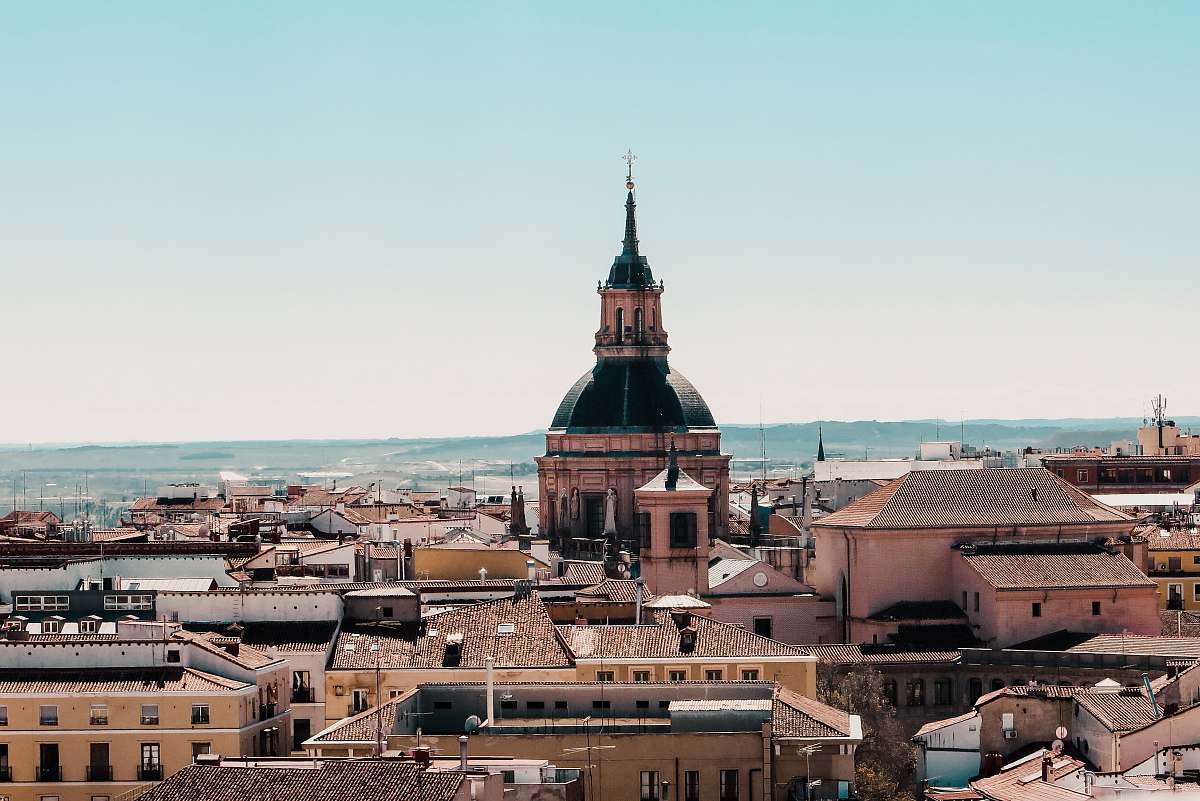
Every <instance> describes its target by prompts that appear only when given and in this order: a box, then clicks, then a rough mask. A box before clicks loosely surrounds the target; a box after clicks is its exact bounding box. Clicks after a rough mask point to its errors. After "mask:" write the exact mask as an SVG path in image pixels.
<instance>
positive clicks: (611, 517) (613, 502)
mask: <svg viewBox="0 0 1200 801" xmlns="http://www.w3.org/2000/svg"><path fill="white" fill-rule="evenodd" d="M604 533H605V534H606V535H608V534H616V533H617V491H616V490H615V489H613V488H612V487H609V488H608V492H606V493H605V494H604Z"/></svg>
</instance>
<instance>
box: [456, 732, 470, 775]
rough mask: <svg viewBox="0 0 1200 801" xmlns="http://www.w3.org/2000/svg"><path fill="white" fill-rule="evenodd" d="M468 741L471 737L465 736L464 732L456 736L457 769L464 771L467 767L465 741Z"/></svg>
mask: <svg viewBox="0 0 1200 801" xmlns="http://www.w3.org/2000/svg"><path fill="white" fill-rule="evenodd" d="M469 742H471V739H470V738H469V737H467V735H465V734H464V735H462V736H461V737H459V738H458V769H459V770H464V771H465V770H466V769H467V753H468V749H467V743H469Z"/></svg>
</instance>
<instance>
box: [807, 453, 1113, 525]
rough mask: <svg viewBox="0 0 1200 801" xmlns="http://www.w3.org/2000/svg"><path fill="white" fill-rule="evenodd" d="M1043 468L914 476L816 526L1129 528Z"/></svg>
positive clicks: (934, 472) (915, 473)
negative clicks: (1089, 525) (1111, 525)
mask: <svg viewBox="0 0 1200 801" xmlns="http://www.w3.org/2000/svg"><path fill="white" fill-rule="evenodd" d="M1133 520H1134V518H1132V517H1130V516H1129V515H1127V514H1125V513H1124V512H1120V511H1118V510H1116V509H1113V508H1111V507H1108V506H1104V505H1103V504H1101V503H1098V502H1096V501H1095V500H1094V499H1092V498H1091V496H1089V495H1088V494H1086V493H1084V492H1081V491H1080V490H1078V489H1076V488H1075V487H1072V486H1071V485H1070V484H1068V483H1066V482H1065V481H1063V480H1062V479H1060V478H1058V477H1057V476H1055V475H1054V474H1053V473H1051V472H1050V471H1049V470H1046V469H1045V468H1042V467H1018V468H1000V467H985V468H981V469H978V470H914V471H912V472H910V473H906V474H905V475H903V476H901V477H899V478H897V479H894V480H892V481H891V482H889V483H888V484H887V485H886V486H884V487H881V488H880V489H877V490H875V491H874V492H872V493H871V494H869V495H866V496H864V497H862V498H859V499H858V500H857V501H855V502H854V503H852V504H850V505H849V506H847V507H845V508H844V509H840V510H839V511H837V512H834V513H833V514H831V515H826V516H825V517H822V518H820V519H819V520H817V521H814V523H813V525H814V526H815V527H821V526H832V527H836V526H852V527H856V528H878V529H922V528H970V527H977V526H982V527H988V528H992V527H996V526H1003V527H1010V526H1048V525H1056V524H1068V523H1097V522H1127V521H1128V522H1129V523H1131V524H1132V522H1133Z"/></svg>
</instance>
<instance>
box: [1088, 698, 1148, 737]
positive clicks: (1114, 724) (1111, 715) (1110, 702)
mask: <svg viewBox="0 0 1200 801" xmlns="http://www.w3.org/2000/svg"><path fill="white" fill-rule="evenodd" d="M1075 703H1077V704H1079V706H1080V708H1081V709H1084V710H1087V711H1088V712H1089V713H1091V715H1092V717H1094V718H1096V720H1098V721H1100V723H1101V725H1103V726H1106V727H1108V729H1109V731H1114V732H1121V733H1124V732H1129V731H1134V730H1136V729H1140V728H1142V727H1144V726H1148V725H1150V724H1151V723H1153V722H1154V721H1156V720H1158V717H1157V716H1156V715H1155V714H1154V706H1153V705H1152V704H1151V703H1150V699H1149V698H1147V697H1146V693H1145V692H1144V691H1142V690H1134V689H1130V690H1121V691H1120V692H1115V693H1111V692H1109V693H1106V692H1083V693H1078V694H1077V695H1076V696H1075Z"/></svg>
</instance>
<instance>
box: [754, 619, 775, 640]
mask: <svg viewBox="0 0 1200 801" xmlns="http://www.w3.org/2000/svg"><path fill="white" fill-rule="evenodd" d="M754 633H755V634H757V635H758V636H759V637H766V638H768V639H770V638H771V636H772V633H773V632H772V626H771V618H769V617H756V618H754Z"/></svg>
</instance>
